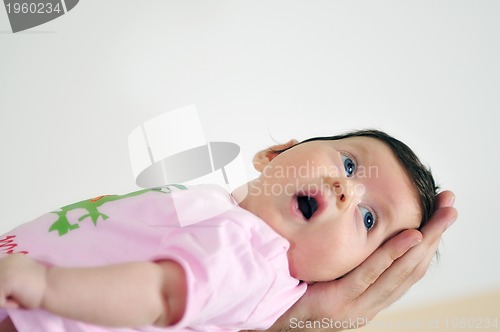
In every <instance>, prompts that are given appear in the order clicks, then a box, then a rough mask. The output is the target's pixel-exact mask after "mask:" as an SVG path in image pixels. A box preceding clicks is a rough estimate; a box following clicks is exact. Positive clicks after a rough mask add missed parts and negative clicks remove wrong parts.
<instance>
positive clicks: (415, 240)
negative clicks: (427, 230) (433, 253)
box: [411, 238, 422, 247]
mask: <svg viewBox="0 0 500 332" xmlns="http://www.w3.org/2000/svg"><path fill="white" fill-rule="evenodd" d="M421 242H422V239H421V238H415V239H413V241H412V242H411V247H414V246H416V245H417V244H419V243H421Z"/></svg>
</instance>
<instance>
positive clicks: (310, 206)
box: [297, 196, 318, 220]
mask: <svg viewBox="0 0 500 332" xmlns="http://www.w3.org/2000/svg"><path fill="white" fill-rule="evenodd" d="M297 202H298V208H299V211H300V213H302V215H303V216H304V218H306V219H307V220H309V219H310V218H311V217H312V216H313V215H314V213H315V212H316V211H318V201H317V200H316V199H315V198H314V197H310V196H297Z"/></svg>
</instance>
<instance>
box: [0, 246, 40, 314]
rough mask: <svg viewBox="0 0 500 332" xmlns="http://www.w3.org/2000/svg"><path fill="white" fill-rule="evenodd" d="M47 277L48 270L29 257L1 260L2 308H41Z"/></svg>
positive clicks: (0, 302) (0, 305) (0, 288)
mask: <svg viewBox="0 0 500 332" xmlns="http://www.w3.org/2000/svg"><path fill="white" fill-rule="evenodd" d="M46 275H47V268H46V267H45V266H43V265H41V264H39V263H37V262H35V261H34V260H32V259H31V258H29V257H28V256H25V255H21V254H13V255H9V256H8V257H5V258H2V259H0V307H1V308H5V309H16V308H23V309H37V308H40V306H41V304H42V300H43V296H44V293H45V289H46V285H47V282H46Z"/></svg>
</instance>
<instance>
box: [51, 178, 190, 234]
mask: <svg viewBox="0 0 500 332" xmlns="http://www.w3.org/2000/svg"><path fill="white" fill-rule="evenodd" d="M172 187H175V188H177V189H179V190H186V189H187V188H186V187H185V186H183V185H179V184H172V185H167V186H164V187H158V188H152V189H143V190H139V191H135V192H132V193H129V194H126V195H107V196H99V197H96V198H93V199H90V200H84V201H81V202H77V203H73V204H70V205H67V206H65V207H62V208H60V209H59V210H56V211H52V212H51V213H54V214H57V216H58V218H57V220H56V221H55V222H54V223H52V225H51V226H50V228H49V232H52V231H57V232H58V233H59V236H63V235H65V234H67V233H68V232H69V231H72V230H75V229H78V228H79V227H80V226H78V224H71V223H70V222H69V220H68V218H67V217H66V215H67V213H68V212H69V211H71V210H76V209H85V210H87V213H86V214H84V215H82V216H81V217H80V218H78V221H79V222H81V221H83V220H85V219H87V218H90V219H91V220H92V222H93V223H94V225H95V226H97V221H98V219H99V217H101V219H102V220H106V219H108V218H109V217H108V216H107V215H105V214H103V213H101V212H99V209H98V208H99V207H100V206H101V205H103V204H104V203H107V202H112V201H116V200H119V199H124V198H128V197H133V196H138V195H142V194H144V193H146V192H150V191H158V192H164V193H167V194H168V193H171V192H172V191H173V189H172Z"/></svg>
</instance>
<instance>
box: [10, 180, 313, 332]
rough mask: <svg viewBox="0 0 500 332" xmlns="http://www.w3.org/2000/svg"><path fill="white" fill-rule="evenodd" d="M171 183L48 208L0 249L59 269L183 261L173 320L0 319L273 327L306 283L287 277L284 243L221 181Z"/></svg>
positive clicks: (22, 324) (55, 329)
mask: <svg viewBox="0 0 500 332" xmlns="http://www.w3.org/2000/svg"><path fill="white" fill-rule="evenodd" d="M172 189H175V187H173V186H166V187H164V188H162V189H161V191H160V190H159V188H157V189H156V190H142V191H138V192H135V193H131V194H128V195H124V196H104V197H99V198H95V199H93V200H88V201H82V202H79V203H75V204H72V205H69V206H67V207H64V208H62V209H61V210H58V211H54V212H52V213H48V214H46V215H44V216H42V217H40V218H37V219H35V220H34V221H32V222H29V223H26V224H23V225H21V226H19V227H17V228H15V229H14V230H12V231H11V232H9V233H7V234H4V235H3V236H1V237H0V255H5V254H9V253H15V252H23V253H26V254H28V255H30V256H31V257H33V258H34V259H36V260H38V261H41V262H44V263H46V264H48V265H54V266H65V267H84V266H99V265H107V264H112V263H120V262H130V261H139V260H140V261H156V260H163V259H172V260H175V261H177V262H178V263H179V264H181V265H182V266H183V268H184V270H185V273H186V276H187V285H188V292H187V294H188V295H187V307H186V311H185V314H184V316H183V318H182V320H181V321H180V322H179V323H178V324H176V325H175V326H172V327H169V328H157V327H149V326H148V327H141V328H136V329H129V328H125V329H123V328H122V329H120V328H103V327H98V326H94V325H91V324H86V323H81V322H77V321H73V320H69V319H65V318H61V317H58V316H55V315H52V314H51V313H48V312H45V311H43V310H8V311H5V310H0V319H2V318H3V317H5V316H6V315H9V316H10V317H11V319H12V321H13V322H14V324H15V325H16V327H17V329H18V331H19V332H24V331H29V332H32V331H50V332H63V331H64V332H75V331H117V332H118V331H120V332H126V331H127V332H128V331H144V332H157V331H237V330H243V329H266V328H268V327H270V326H271V325H272V324H273V323H274V321H275V320H276V319H277V318H279V317H280V316H281V315H282V314H283V313H284V312H285V311H286V310H287V309H288V308H289V307H290V306H291V305H292V304H293V303H295V302H296V301H297V300H298V299H299V298H300V297H301V296H302V295H303V294H304V292H305V290H306V287H307V286H306V285H305V283H300V282H299V280H297V279H295V278H292V277H291V276H290V273H289V269H288V260H287V250H288V248H289V243H288V241H287V240H286V239H284V238H282V237H281V236H279V235H278V234H277V233H276V232H274V231H273V230H272V229H271V228H270V227H269V226H268V225H267V224H266V223H265V222H264V221H262V220H261V219H260V218H258V217H257V216H255V215H253V214H252V213H250V212H248V211H246V210H244V209H242V208H240V207H238V206H237V204H236V203H235V202H234V201H233V200H232V198H231V195H229V193H227V192H226V191H225V190H223V189H221V188H220V187H217V186H213V185H202V186H195V187H191V188H190V189H188V190H174V191H172ZM170 191H172V192H171V193H170ZM166 192H167V193H166ZM79 219H80V221H79Z"/></svg>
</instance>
